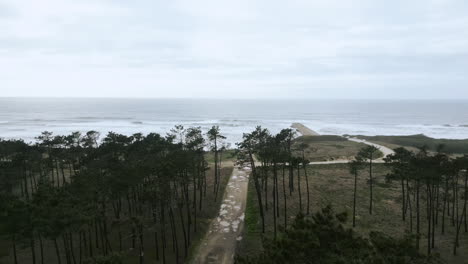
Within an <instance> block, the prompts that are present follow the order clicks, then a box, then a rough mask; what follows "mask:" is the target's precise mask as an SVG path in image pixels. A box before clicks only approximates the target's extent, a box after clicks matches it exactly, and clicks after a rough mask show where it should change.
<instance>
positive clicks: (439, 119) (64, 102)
mask: <svg viewBox="0 0 468 264" xmlns="http://www.w3.org/2000/svg"><path fill="white" fill-rule="evenodd" d="M293 122H299V123H303V124H304V125H306V126H308V127H309V128H311V129H313V130H315V131H317V132H318V133H320V134H327V135H343V134H349V135H358V134H359V135H413V134H424V135H427V136H430V137H435V138H451V139H465V138H468V101H466V100H452V101H437V100H433V101H415V100H403V101H394V100H226V99H220V100H217V99H97V98H93V99H84V98H80V99H78V98H74V99H72V98H0V137H1V138H4V139H10V138H16V139H19V138H21V139H24V140H25V141H26V142H34V141H35V139H34V138H35V137H37V136H38V135H39V134H40V133H41V132H42V131H46V130H47V131H52V132H53V133H54V134H55V135H62V134H68V133H71V132H73V131H81V132H86V131H89V130H96V131H99V132H101V134H102V135H104V134H106V133H107V132H108V131H113V132H117V133H122V134H128V135H130V134H133V133H137V132H141V133H144V134H147V133H150V132H156V133H160V134H162V135H165V134H166V133H167V132H169V130H170V129H171V128H173V127H174V126H175V125H178V124H180V125H184V126H185V127H201V128H202V130H203V131H207V130H208V129H209V128H210V127H211V126H213V125H218V126H220V128H221V132H222V133H223V134H224V135H225V136H226V137H227V142H229V143H231V144H234V143H235V142H239V141H240V140H241V139H242V134H243V133H246V132H250V131H252V130H253V129H254V128H255V127H256V126H262V127H265V128H268V129H269V130H270V131H271V132H272V133H276V132H278V131H280V130H281V129H283V128H288V127H290V126H291V124H292V123H293Z"/></svg>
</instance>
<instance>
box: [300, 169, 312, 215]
mask: <svg viewBox="0 0 468 264" xmlns="http://www.w3.org/2000/svg"><path fill="white" fill-rule="evenodd" d="M302 165H303V166H304V177H305V180H306V191H307V215H310V189H309V176H308V175H307V164H306V163H305V161H304V162H303V164H302Z"/></svg>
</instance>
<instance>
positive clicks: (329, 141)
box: [293, 136, 383, 161]
mask: <svg viewBox="0 0 468 264" xmlns="http://www.w3.org/2000/svg"><path fill="white" fill-rule="evenodd" d="M303 143H306V144H308V145H309V147H308V148H307V149H306V152H305V155H306V158H307V159H308V160H310V161H328V160H340V159H352V158H354V157H355V156H356V155H357V154H358V153H359V151H360V150H361V149H362V148H364V147H366V146H367V145H365V144H363V143H358V142H354V141H349V140H347V139H346V138H344V137H340V136H303V137H299V138H297V139H296V140H295V141H294V145H293V148H295V149H297V148H298V147H299V146H300V144H303ZM296 155H299V156H300V155H302V153H300V152H299V151H297V153H296ZM382 156H383V154H382V153H381V152H380V151H379V153H378V154H377V155H376V158H380V157H382Z"/></svg>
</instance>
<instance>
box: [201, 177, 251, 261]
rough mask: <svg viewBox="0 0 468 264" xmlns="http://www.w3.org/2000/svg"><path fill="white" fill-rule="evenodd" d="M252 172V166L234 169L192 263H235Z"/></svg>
mask: <svg viewBox="0 0 468 264" xmlns="http://www.w3.org/2000/svg"><path fill="white" fill-rule="evenodd" d="M249 173H250V169H249V168H242V169H239V168H234V170H233V172H232V175H231V178H230V179H229V182H228V185H227V187H226V192H225V193H224V197H223V202H222V204H221V208H220V210H219V214H218V217H217V218H216V219H214V220H213V222H212V223H211V226H210V228H209V230H208V233H207V234H206V236H205V238H204V239H203V240H202V242H201V245H200V247H199V249H198V254H197V256H196V257H195V259H194V261H193V262H192V263H194V264H202V263H203V264H204V263H213V264H214V263H216V264H217V263H222V264H229V263H234V255H235V252H236V246H237V243H238V241H240V240H242V237H241V235H242V229H243V227H244V218H245V214H244V212H245V206H246V203H247V186H248V181H249V178H248V177H249V175H248V174H249Z"/></svg>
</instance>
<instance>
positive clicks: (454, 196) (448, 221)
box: [238, 127, 468, 263]
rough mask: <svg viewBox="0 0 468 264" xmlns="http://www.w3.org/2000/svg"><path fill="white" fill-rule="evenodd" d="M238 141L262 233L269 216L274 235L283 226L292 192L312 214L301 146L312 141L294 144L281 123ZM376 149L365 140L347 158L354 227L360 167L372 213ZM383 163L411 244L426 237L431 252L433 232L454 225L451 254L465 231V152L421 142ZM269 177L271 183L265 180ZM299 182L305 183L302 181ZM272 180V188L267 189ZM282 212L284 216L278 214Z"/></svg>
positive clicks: (291, 133)
mask: <svg viewBox="0 0 468 264" xmlns="http://www.w3.org/2000/svg"><path fill="white" fill-rule="evenodd" d="M238 147H239V152H240V155H239V157H240V158H241V159H243V160H244V161H246V162H248V163H250V165H251V167H252V177H251V180H252V183H253V185H254V187H255V193H256V199H255V200H256V201H257V202H258V205H257V207H258V212H259V216H260V221H261V229H262V233H265V230H266V227H265V222H266V219H272V220H273V221H272V222H273V224H272V227H273V238H274V239H275V238H277V237H278V236H279V235H280V232H278V230H279V228H280V227H282V228H285V227H288V217H289V215H290V213H289V214H288V211H291V210H292V209H291V208H295V206H296V204H294V206H293V204H291V203H292V202H289V201H288V200H290V199H292V194H295V197H296V198H298V199H297V203H298V210H297V212H294V213H300V214H303V215H306V216H308V215H310V214H311V201H310V192H311V186H309V184H310V182H309V181H310V180H309V175H308V173H309V174H310V173H311V171H310V170H308V169H307V165H308V164H309V161H308V160H306V159H305V156H306V155H305V152H306V151H311V150H312V151H313V148H312V147H313V146H308V145H304V144H298V143H297V141H296V140H295V131H294V130H291V129H284V130H282V131H281V132H279V133H278V134H276V135H272V134H271V133H270V132H269V131H268V130H267V129H262V128H261V127H257V128H256V129H255V130H254V131H253V132H251V133H247V134H244V137H243V141H242V142H240V143H239V144H238ZM378 152H379V150H378V148H376V147H374V146H366V147H364V148H363V149H362V150H361V151H360V152H359V153H358V154H357V155H356V158H355V160H353V161H351V162H349V169H350V170H349V171H350V173H351V174H352V176H353V178H354V195H353V196H354V197H353V199H352V200H350V201H351V202H352V204H350V206H352V208H353V215H352V224H353V227H355V226H356V225H358V224H359V223H358V222H357V220H356V207H357V204H356V203H357V199H356V197H357V193H358V192H359V191H360V189H361V188H360V187H358V178H359V177H360V174H361V173H363V172H364V171H365V173H366V174H367V175H368V176H367V177H366V180H367V186H366V188H369V191H368V193H369V206H368V208H369V214H373V207H374V206H375V204H374V199H375V198H374V194H373V187H374V185H375V183H374V176H373V174H374V166H375V165H374V163H375V162H374V159H375V158H376V157H378ZM385 164H386V165H387V166H388V168H389V170H390V171H391V173H390V174H389V175H388V176H387V178H386V179H387V180H388V181H392V180H398V181H399V182H400V183H401V192H402V194H401V202H402V205H401V208H402V220H403V221H409V224H408V225H409V227H410V228H409V229H410V230H408V231H409V233H411V234H414V246H415V248H417V249H418V250H420V249H421V250H422V248H421V240H422V239H424V238H427V248H426V250H427V255H431V254H432V253H433V249H434V248H435V247H436V242H437V241H436V236H435V234H436V232H440V233H441V234H442V235H443V234H444V233H445V232H446V230H447V228H449V227H451V228H452V230H453V231H454V232H451V234H454V237H453V254H457V250H458V248H459V247H460V236H461V233H462V232H463V231H464V232H465V233H466V232H468V230H467V229H468V227H467V199H468V185H467V184H468V156H463V157H451V156H449V155H447V154H444V153H443V152H442V151H441V149H440V151H439V152H437V153H430V152H428V151H426V150H425V149H424V148H422V150H421V151H420V152H418V153H413V152H411V151H408V150H406V149H404V148H398V149H395V154H393V155H390V156H388V157H386V158H385ZM312 173H313V171H312ZM301 179H305V181H304V180H301ZM269 181H271V182H272V183H271V184H268V182H269ZM304 183H305V185H306V186H305V188H304V186H301V184H302V185H303V184H304ZM271 186H272V190H269V188H271ZM304 189H305V191H304ZM350 191H351V190H350ZM304 192H305V194H304ZM294 202H295V201H294ZM271 205H273V206H271ZM380 206H385V205H379V207H380ZM281 217H282V218H283V221H281V220H279V219H281ZM403 225H404V226H406V224H402V226H403ZM423 229H424V230H423ZM449 239H452V238H449ZM411 241H413V240H411ZM384 263H386V262H384Z"/></svg>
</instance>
